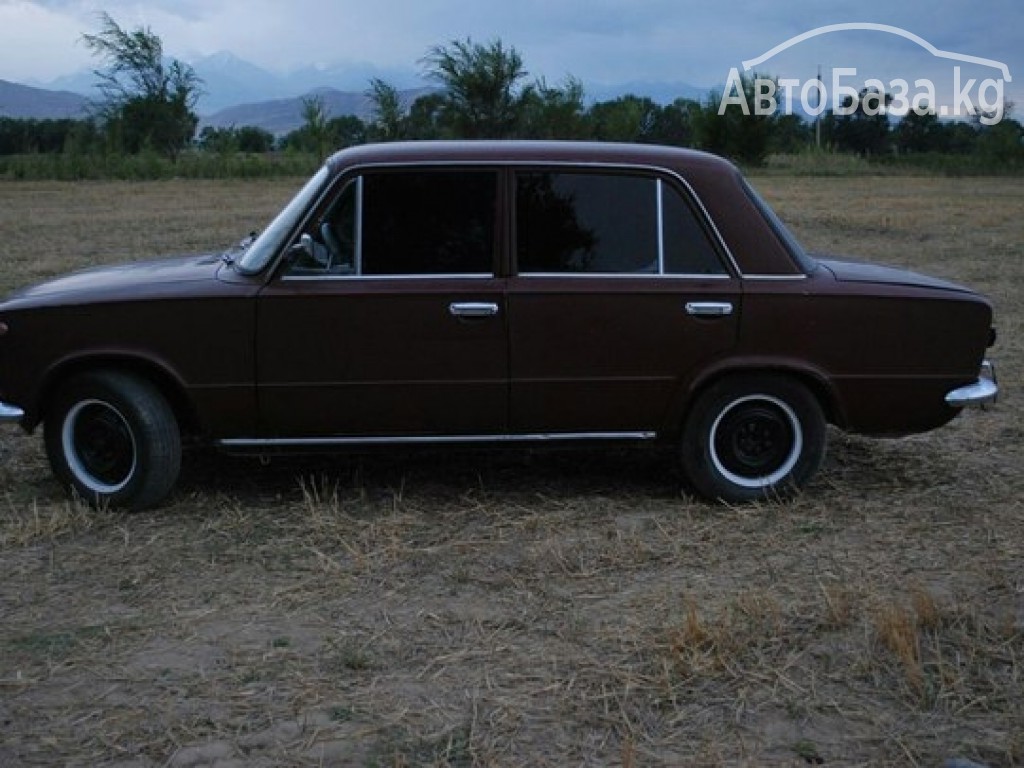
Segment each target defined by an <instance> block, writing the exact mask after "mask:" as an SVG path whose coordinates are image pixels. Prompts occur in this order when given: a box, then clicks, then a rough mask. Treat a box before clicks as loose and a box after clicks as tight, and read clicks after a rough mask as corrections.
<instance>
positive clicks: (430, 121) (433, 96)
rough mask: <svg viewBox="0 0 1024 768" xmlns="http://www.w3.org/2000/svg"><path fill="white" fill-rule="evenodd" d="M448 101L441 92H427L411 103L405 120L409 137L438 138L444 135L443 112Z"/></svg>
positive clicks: (406, 132)
mask: <svg viewBox="0 0 1024 768" xmlns="http://www.w3.org/2000/svg"><path fill="white" fill-rule="evenodd" d="M447 103H448V99H447V97H446V96H445V95H444V94H443V93H428V94H426V95H424V96H420V97H419V98H418V99H416V101H414V102H413V103H412V106H411V107H410V108H409V114H408V116H407V117H406V121H405V134H406V136H407V137H408V138H410V139H421V140H422V139H439V138H441V137H442V136H443V135H444V128H443V123H444V113H445V109H446V105H447Z"/></svg>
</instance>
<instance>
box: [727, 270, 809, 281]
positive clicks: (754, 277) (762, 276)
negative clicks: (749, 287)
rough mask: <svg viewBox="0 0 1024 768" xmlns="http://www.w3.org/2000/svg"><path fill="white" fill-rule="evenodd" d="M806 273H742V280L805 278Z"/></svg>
mask: <svg viewBox="0 0 1024 768" xmlns="http://www.w3.org/2000/svg"><path fill="white" fill-rule="evenodd" d="M807 278H808V275H805V274H803V273H802V272H801V273H800V274H799V275H743V279H744V280H765V281H768V280H806V279H807Z"/></svg>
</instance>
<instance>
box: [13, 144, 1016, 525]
mask: <svg viewBox="0 0 1024 768" xmlns="http://www.w3.org/2000/svg"><path fill="white" fill-rule="evenodd" d="M994 340H995V331H994V329H993V326H992V307H991V305H990V303H989V302H988V301H987V300H986V299H985V298H984V297H982V296H980V295H978V294H977V293H975V292H973V291H971V290H969V289H967V288H964V287H961V286H959V285H955V284H952V283H949V282H946V281H943V280H939V279H935V278H931V277H927V276H923V275H919V274H916V273H911V272H908V271H904V270H899V269H893V268H889V267H884V266H877V265H872V264H866V263H862V262H857V261H852V260H845V259H834V258H826V257H818V256H813V255H811V254H808V253H806V252H805V251H804V250H803V249H802V248H801V246H800V245H799V243H797V242H796V240H795V239H794V238H793V237H792V235H791V234H790V233H789V232H788V230H787V229H786V227H785V226H784V225H783V223H782V222H781V221H780V220H779V219H778V217H777V216H776V215H775V214H774V212H773V211H772V210H771V209H770V208H769V206H768V205H767V204H766V203H765V202H764V201H763V200H762V199H761V198H760V197H759V196H758V195H757V193H756V192H755V191H754V190H753V189H752V188H751V187H750V185H749V184H748V183H747V182H746V180H745V179H744V178H743V176H742V174H741V173H740V172H739V171H738V170H737V169H736V168H735V167H734V166H733V165H732V164H730V163H729V162H727V161H725V160H723V159H721V158H717V157H714V156H711V155H708V154H704V153H701V152H695V151H691V150H682V149H675V148H668V147H654V146H634V145H625V144H599V143H577V142H494V141H479V142H410V143H395V144H379V145H367V146H361V147H355V148H351V149H346V150H344V151H342V152H339V153H337V154H336V155H334V156H333V157H331V158H330V159H329V160H328V161H327V162H326V164H325V165H324V166H323V167H322V168H321V169H320V170H319V171H318V172H317V173H316V174H315V175H314V176H313V177H312V178H311V179H310V180H309V182H308V183H307V184H306V185H305V186H304V187H303V189H302V190H301V191H299V192H298V193H297V194H296V196H295V197H294V199H293V200H292V201H291V202H290V203H289V204H288V205H287V206H286V207H285V208H284V210H282V211H281V213H280V214H279V215H278V216H277V217H276V218H275V219H274V220H273V221H272V222H270V224H269V225H268V226H267V227H266V228H265V229H264V230H263V231H262V233H260V234H259V235H258V236H256V237H254V238H252V239H251V240H250V241H247V242H245V243H243V244H242V245H240V246H238V247H236V248H235V249H233V250H231V251H229V252H227V253H224V254H221V253H215V254H210V255H202V256H194V257H189V258H175V259H164V260H160V261H148V262H139V263H134V264H130V265H125V266H119V267H103V268H96V269H92V270H87V271H84V272H78V273H75V274H72V275H68V276H65V277H60V278H57V279H54V280H51V281H49V282H46V283H43V284H41V285H37V286H34V287H29V288H24V289H22V290H20V291H18V292H16V293H14V294H13V295H12V296H10V297H8V298H7V299H6V300H5V301H4V302H3V303H0V421H9V422H17V423H19V424H20V425H21V426H22V427H23V428H24V429H25V430H27V431H32V430H34V429H35V428H37V427H38V426H40V425H42V427H43V434H44V441H45V446H46V451H47V455H48V457H49V460H50V463H51V465H52V467H53V471H54V473H55V474H56V476H57V477H58V478H59V479H60V480H61V482H62V483H63V484H64V485H65V486H67V487H68V488H69V489H70V490H71V491H72V492H74V493H76V494H78V495H80V496H81V497H83V498H85V499H88V500H90V501H91V502H93V503H99V504H112V505H116V506H124V507H128V508H136V509H137V508H143V507H148V506H152V505H155V504H158V503H160V502H161V501H162V500H163V499H164V498H165V497H166V496H167V495H168V494H169V493H170V491H171V489H172V488H173V486H174V484H175V482H176V479H177V476H178V472H179V467H180V462H181V452H182V444H183V440H184V439H185V438H188V439H190V440H192V441H199V442H203V443H207V444H211V445H214V446H217V447H219V448H221V449H223V450H225V451H232V452H255V453H270V452H274V451H281V450H289V449H302V450H307V451H308V450H329V449H335V448H358V447H360V446H367V445H377V444H419V443H432V444H455V443H482V444H486V443H496V442H502V443H504V442H509V441H514V442H521V443H529V442H532V441H552V440H554V441H564V442H574V441H585V440H594V441H616V440H623V441H645V440H659V441H665V442H670V443H672V444H674V445H676V446H678V450H679V455H680V457H681V463H682V468H683V471H684V473H685V475H686V477H687V478H688V480H689V482H690V483H691V484H692V486H693V487H694V488H695V489H696V490H697V491H698V492H699V493H700V494H701V495H703V496H705V497H707V498H708V499H712V500H723V501H727V502H743V501H751V500H757V499H762V498H766V497H767V498H777V497H785V496H788V495H790V494H792V493H794V492H795V491H797V490H798V489H800V488H801V487H802V486H803V485H804V484H805V483H806V482H807V481H808V480H809V479H810V478H811V477H812V476H813V475H814V473H815V472H816V471H817V470H818V469H819V467H820V465H821V462H822V458H823V456H824V452H825V443H826V425H827V424H833V425H835V426H836V427H838V428H840V429H843V430H847V431H849V432H854V433H860V434H866V435H905V434H910V433H915V432H922V431H926V430H931V429H935V428H937V427H939V426H941V425H943V424H945V423H946V422H948V421H949V420H950V419H952V418H954V417H955V416H956V415H957V414H958V413H959V412H960V411H961V410H962V409H963V408H964V407H967V406H971V405H979V404H984V403H988V402H991V401H993V400H994V399H995V398H996V395H997V391H998V388H997V384H996V378H995V371H994V367H993V365H992V363H990V362H989V361H987V360H986V359H985V355H986V350H987V348H988V347H990V346H991V345H992V344H993V343H994Z"/></svg>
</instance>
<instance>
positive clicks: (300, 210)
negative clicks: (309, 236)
mask: <svg viewBox="0 0 1024 768" xmlns="http://www.w3.org/2000/svg"><path fill="white" fill-rule="evenodd" d="M329 175H330V171H329V170H328V168H327V166H324V167H323V168H321V169H320V170H319V171H317V172H316V174H315V175H314V176H313V178H311V179H310V180H309V181H307V182H306V186H304V187H303V188H302V189H301V190H299V193H298V194H297V195H295V197H293V198H292V201H291V202H290V203H288V205H287V206H285V208H284V210H282V211H281V212H280V213H279V214H277V216H276V217H275V218H274V220H273V221H272V222H270V224H269V226H267V228H266V229H264V230H263V232H262V233H260V236H259V237H257V238H256V240H255V241H254V242H253V244H252V245H250V246H249V247H248V248H247V249H246V251H245V255H244V256H242V258H241V259H239V260H238V263H237V268H238V271H239V272H242V273H243V274H254V273H256V272H259V271H260V270H261V269H263V268H264V267H265V266H267V264H268V263H269V262H270V260H271V259H273V258H274V256H275V255H276V254H277V253H278V252H280V250H281V248H282V247H283V246H284V244H285V239H286V238H288V237H289V236H290V235H291V233H292V232H293V231H294V230H295V227H296V226H298V224H299V222H300V221H301V219H302V216H303V214H305V213H306V211H308V210H309V208H310V206H311V205H312V204H313V202H314V201H315V200H316V198H317V197H318V196H319V195H320V192H321V190H322V189H323V187H324V184H326V183H327V177H328V176H329Z"/></svg>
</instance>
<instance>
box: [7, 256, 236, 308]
mask: <svg viewBox="0 0 1024 768" xmlns="http://www.w3.org/2000/svg"><path fill="white" fill-rule="evenodd" d="M221 265H222V261H221V257H220V255H219V254H202V255H196V256H178V257H174V258H166V259H159V260H156V261H141V262H135V263H132V264H121V265H117V266H109V267H93V268H91V269H84V270H82V271H80V272H73V273H71V274H68V275H63V276H61V277H57V278H54V279H53V280H48V281H46V282H43V283H39V284H37V285H32V286H29V287H27V288H22V289H21V290H19V291H15V292H14V293H13V294H11V295H10V296H9V297H8V298H7V300H6V301H5V302H4V304H5V305H6V306H13V305H22V304H32V305H36V304H43V303H57V304H77V303H83V302H93V301H117V300H123V299H137V298H147V297H150V296H160V295H166V294H167V293H169V292H174V290H175V289H176V288H177V287H178V286H180V284H181V283H194V282H197V281H210V280H212V279H213V278H214V277H215V276H216V274H217V271H218V269H219V268H220V266H221Z"/></svg>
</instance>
